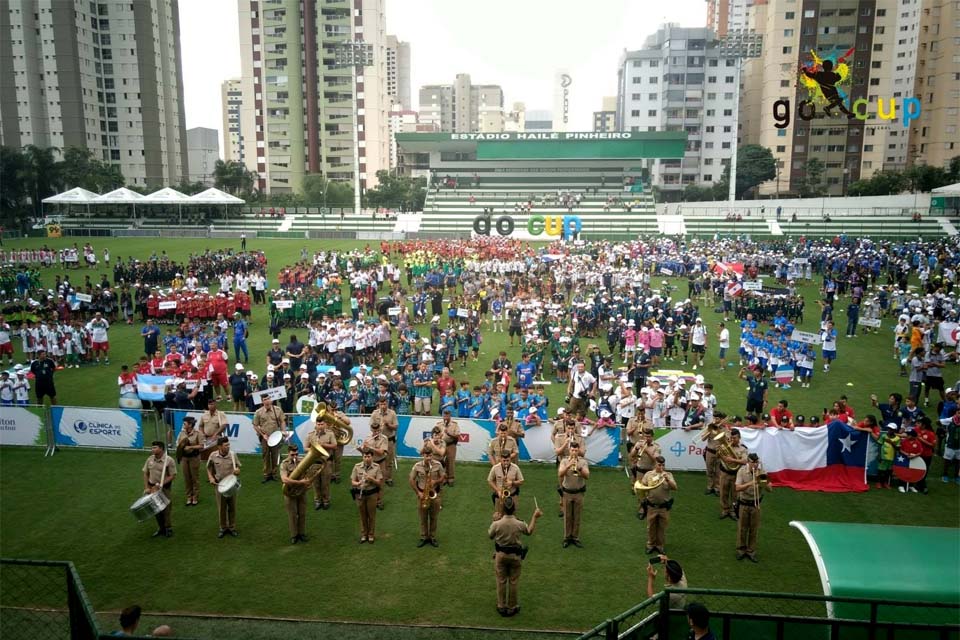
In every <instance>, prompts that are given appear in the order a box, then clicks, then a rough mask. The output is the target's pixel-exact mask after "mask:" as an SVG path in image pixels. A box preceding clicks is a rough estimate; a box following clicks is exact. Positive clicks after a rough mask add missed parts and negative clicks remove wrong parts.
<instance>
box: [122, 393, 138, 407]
mask: <svg viewBox="0 0 960 640" xmlns="http://www.w3.org/2000/svg"><path fill="white" fill-rule="evenodd" d="M120 408H121V409H142V408H143V402H141V401H140V396H138V395H137V394H135V393H124V394H123V395H121V396H120Z"/></svg>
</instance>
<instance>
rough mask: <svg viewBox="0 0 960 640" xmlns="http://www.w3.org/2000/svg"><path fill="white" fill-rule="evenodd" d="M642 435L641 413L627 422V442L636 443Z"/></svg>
mask: <svg viewBox="0 0 960 640" xmlns="http://www.w3.org/2000/svg"><path fill="white" fill-rule="evenodd" d="M642 434H643V412H640V415H634V416H633V417H632V418H630V419H629V420H627V433H626V436H627V441H628V442H636V441H637V440H639V439H640V436H641V435H642Z"/></svg>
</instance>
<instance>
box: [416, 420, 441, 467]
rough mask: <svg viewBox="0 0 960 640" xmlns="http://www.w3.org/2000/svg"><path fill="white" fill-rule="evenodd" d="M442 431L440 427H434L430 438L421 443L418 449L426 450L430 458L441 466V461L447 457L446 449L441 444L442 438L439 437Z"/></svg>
mask: <svg viewBox="0 0 960 640" xmlns="http://www.w3.org/2000/svg"><path fill="white" fill-rule="evenodd" d="M442 433H443V431H442V430H441V429H440V427H434V428H433V430H432V431H431V432H430V437H429V438H427V439H426V440H424V441H423V446H422V447H420V449H421V450H422V449H426V450H427V451H428V452H429V453H430V456H431V457H432V458H433V459H434V460H436V461H437V462H439V463H440V464H443V459H444V458H445V457H446V455H447V447H446V445H445V444H443V436H442V435H441V434H442Z"/></svg>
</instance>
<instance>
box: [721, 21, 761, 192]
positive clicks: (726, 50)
mask: <svg viewBox="0 0 960 640" xmlns="http://www.w3.org/2000/svg"><path fill="white" fill-rule="evenodd" d="M719 49H720V57H722V58H726V59H733V60H734V61H735V65H736V75H735V78H736V86H735V89H736V90H735V91H734V92H733V144H732V145H731V147H732V148H733V149H732V155H731V156H730V185H729V191H728V192H727V193H728V199H729V200H730V204H731V205H733V203H734V201H736V199H737V146H738V145H737V138H739V136H740V74H741V72H742V71H743V61H744V60H746V59H747V58H759V57H760V54H761V52H762V49H763V36H762V35H761V34H759V33H756V32H754V31H753V29H731V30H730V31H728V32H727V35H726V36H724V37H723V38H721V39H720V44H719Z"/></svg>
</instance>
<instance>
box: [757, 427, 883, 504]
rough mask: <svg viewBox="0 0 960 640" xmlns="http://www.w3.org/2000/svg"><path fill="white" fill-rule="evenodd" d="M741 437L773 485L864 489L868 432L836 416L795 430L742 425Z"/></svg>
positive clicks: (835, 489) (850, 489)
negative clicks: (814, 425) (822, 422)
mask: <svg viewBox="0 0 960 640" xmlns="http://www.w3.org/2000/svg"><path fill="white" fill-rule="evenodd" d="M740 434H741V440H742V442H743V444H744V445H745V446H746V447H747V449H748V450H749V451H750V452H755V453H757V454H758V455H759V456H760V462H761V464H762V465H763V467H764V469H765V470H766V471H767V473H768V474H769V476H770V484H771V485H773V486H782V487H790V488H792V489H799V490H801V491H829V492H838V493H840V492H847V491H866V490H867V488H868V486H867V473H866V462H867V442H868V441H869V439H870V434H868V433H866V432H863V431H857V430H856V429H852V428H850V427H849V426H847V425H846V424H844V423H843V422H840V421H839V420H834V421H833V422H830V423H829V424H827V425H826V426H823V427H804V428H799V429H796V430H794V431H788V430H784V429H777V428H773V427H770V428H766V429H741V430H740Z"/></svg>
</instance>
